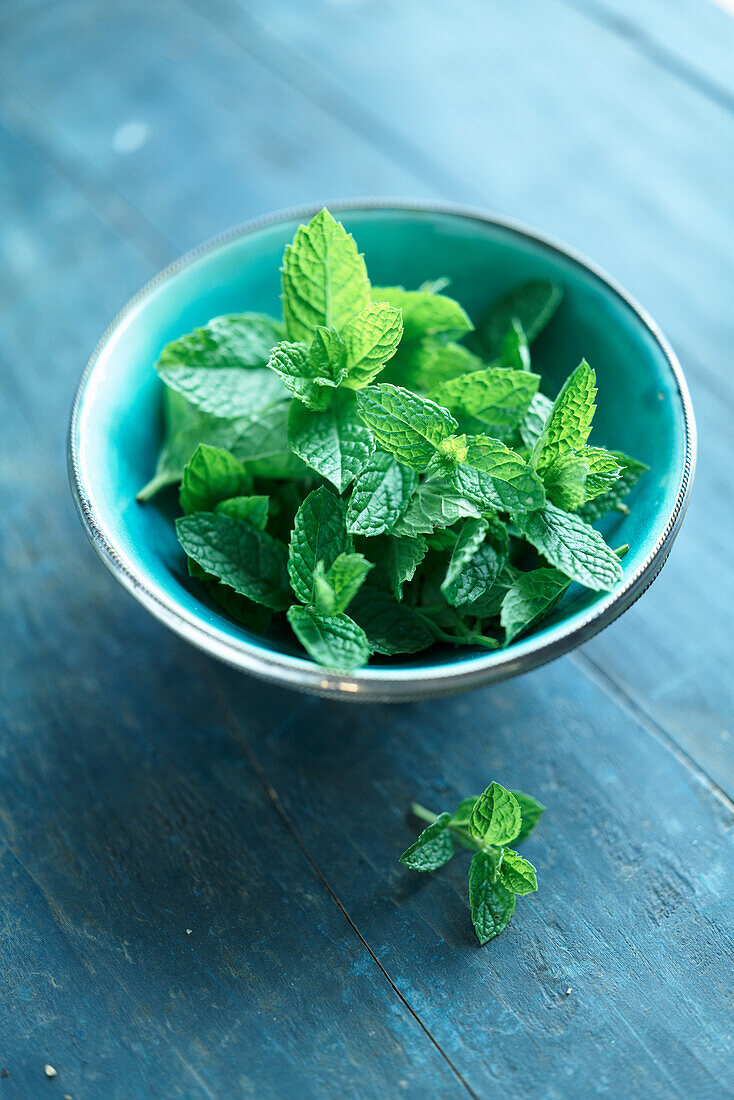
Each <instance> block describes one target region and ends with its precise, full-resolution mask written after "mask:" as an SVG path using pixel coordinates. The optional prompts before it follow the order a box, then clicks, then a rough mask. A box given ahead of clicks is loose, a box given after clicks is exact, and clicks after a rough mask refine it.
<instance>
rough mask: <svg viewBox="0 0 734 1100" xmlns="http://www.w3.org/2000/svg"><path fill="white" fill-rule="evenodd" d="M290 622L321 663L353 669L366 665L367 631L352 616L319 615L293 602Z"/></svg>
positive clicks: (342, 668)
mask: <svg viewBox="0 0 734 1100" xmlns="http://www.w3.org/2000/svg"><path fill="white" fill-rule="evenodd" d="M288 622H289V623H290V624H291V628H292V630H293V633H294V634H295V635H296V637H297V638H298V641H299V642H300V643H301V645H302V646H303V648H304V649H305V650H306V652H307V653H308V655H309V656H310V657H312V658H313V659H314V661H316V663H317V664H319V665H325V666H326V667H327V668H334V669H341V670H343V671H345V672H350V671H351V670H352V669H355V668H361V667H362V665H364V664H366V663H367V661H368V659H369V655H370V650H369V646H368V644H367V638H366V637H365V634H364V631H363V630H361V628H360V627H359V626H357V624H356V623H355V622H354V620H353V619H350V618H349V616H348V615H345V614H343V613H342V614H339V615H319V614H318V612H316V611H314V609H313V608H312V607H301V606H300V604H297V603H296V604H293V605H292V606H291V607H289V608H288Z"/></svg>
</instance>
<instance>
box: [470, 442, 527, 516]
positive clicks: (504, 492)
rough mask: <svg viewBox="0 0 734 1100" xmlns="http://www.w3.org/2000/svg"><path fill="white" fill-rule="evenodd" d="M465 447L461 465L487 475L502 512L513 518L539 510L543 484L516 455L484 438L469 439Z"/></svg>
mask: <svg viewBox="0 0 734 1100" xmlns="http://www.w3.org/2000/svg"><path fill="white" fill-rule="evenodd" d="M467 445H468V451H467V455H466V458H465V460H464V462H465V464H466V465H467V466H473V467H475V469H477V470H482V471H483V472H484V473H486V474H489V475H490V477H491V478H492V483H493V485H494V489H495V492H496V494H497V496H498V497H499V499H500V501H501V505H502V509H503V510H504V511H508V512H510V513H511V514H512V515H513V516H514V515H515V514H516V513H522V512H529V511H534V510H535V509H536V508H540V507H542V505H543V503H544V502H545V490H544V488H543V484H542V482H541V481H540V478H539V477H538V475H537V474H536V473H535V471H534V470H533V469H532V468H531V467H530V466H528V464H527V463H526V462H525V461H524V460H523V459H522V458H520V456H519V454H517V453H516V452H515V451H513V450H511V449H510V448H509V447H507V446H505V444H504V443H502V442H500V440H498V439H491V438H490V437H489V436H486V435H476V436H472V437H471V438H469V439H468V440H467Z"/></svg>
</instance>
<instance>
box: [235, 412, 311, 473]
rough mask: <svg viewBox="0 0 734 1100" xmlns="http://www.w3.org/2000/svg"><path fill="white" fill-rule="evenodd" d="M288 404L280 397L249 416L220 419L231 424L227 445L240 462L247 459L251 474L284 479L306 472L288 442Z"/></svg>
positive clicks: (305, 468) (306, 469)
mask: <svg viewBox="0 0 734 1100" xmlns="http://www.w3.org/2000/svg"><path fill="white" fill-rule="evenodd" d="M292 404H293V402H292V401H281V402H280V403H279V404H277V405H272V406H271V407H270V408H269V409H264V410H263V411H262V412H258V413H253V414H252V415H251V416H249V417H241V418H240V419H239V420H232V421H221V423H228V424H231V425H232V442H231V443H230V444H229V449H230V450H231V451H232V454H233V455H234V456H235V457H236V458H239V460H240V462H245V463H247V468H248V470H249V471H250V473H251V474H252V476H253V477H264V478H275V479H286V478H297V477H304V476H305V475H307V474H308V468H307V467H306V466H305V465H304V464H303V462H301V460H300V458H298V457H297V456H296V455H294V454H293V452H292V451H291V449H290V447H289V446H288V413H289V410H290V407H291V405H292Z"/></svg>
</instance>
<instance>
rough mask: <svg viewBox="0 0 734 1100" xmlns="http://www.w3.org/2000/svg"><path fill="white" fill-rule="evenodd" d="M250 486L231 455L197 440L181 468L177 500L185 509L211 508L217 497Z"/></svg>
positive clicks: (243, 470)
mask: <svg viewBox="0 0 734 1100" xmlns="http://www.w3.org/2000/svg"><path fill="white" fill-rule="evenodd" d="M250 488H252V478H251V477H250V475H249V473H248V472H247V470H246V469H245V467H244V466H243V465H242V463H241V462H239V461H238V460H237V459H236V458H235V457H234V455H232V454H230V452H229V451H225V450H222V449H221V448H219V447H210V446H208V444H206V443H202V444H200V445H199V446H198V447H197V448H196V450H195V451H194V453H193V455H192V456H191V458H190V460H189V462H188V464H187V465H186V467H185V469H184V472H183V480H182V482H181V492H180V494H179V501H180V504H181V509H182V510H183V511H184V512H186V513H189V512H211V511H213V509H214V506H215V505H216V504H217V503H218V502H219V501H220V500H226V499H227V497H234V496H239V495H240V494H241V493H244V492H246V491H247V490H248V489H250Z"/></svg>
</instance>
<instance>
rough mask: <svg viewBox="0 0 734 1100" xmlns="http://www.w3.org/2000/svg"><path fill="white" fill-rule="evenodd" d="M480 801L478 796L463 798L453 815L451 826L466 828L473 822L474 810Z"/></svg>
mask: <svg viewBox="0 0 734 1100" xmlns="http://www.w3.org/2000/svg"><path fill="white" fill-rule="evenodd" d="M478 800H479V795H478V794H473V795H470V796H469V798H462V800H461V802H460V803H459V805H458V806H457V807H456V809H455V810H454V812H453V814H452V815H451V824H452V825H458V826H466V825H468V824H469V821H470V820H471V815H472V810H473V809H474V806H475V805H476V803H477V802H478Z"/></svg>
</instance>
